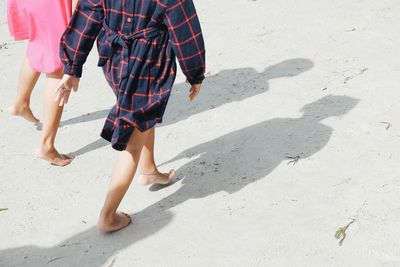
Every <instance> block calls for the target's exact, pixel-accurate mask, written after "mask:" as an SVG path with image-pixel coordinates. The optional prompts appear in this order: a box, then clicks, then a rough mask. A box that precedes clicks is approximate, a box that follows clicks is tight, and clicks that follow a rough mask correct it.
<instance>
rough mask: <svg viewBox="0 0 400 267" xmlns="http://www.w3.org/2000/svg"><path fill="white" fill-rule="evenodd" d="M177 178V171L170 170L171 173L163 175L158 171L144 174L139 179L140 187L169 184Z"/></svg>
mask: <svg viewBox="0 0 400 267" xmlns="http://www.w3.org/2000/svg"><path fill="white" fill-rule="evenodd" d="M174 176H175V170H170V171H169V173H161V172H159V171H158V170H156V171H154V172H151V173H142V174H141V175H140V177H139V180H138V182H139V184H140V185H149V184H162V185H166V184H169V183H170V182H171V180H172V178H174Z"/></svg>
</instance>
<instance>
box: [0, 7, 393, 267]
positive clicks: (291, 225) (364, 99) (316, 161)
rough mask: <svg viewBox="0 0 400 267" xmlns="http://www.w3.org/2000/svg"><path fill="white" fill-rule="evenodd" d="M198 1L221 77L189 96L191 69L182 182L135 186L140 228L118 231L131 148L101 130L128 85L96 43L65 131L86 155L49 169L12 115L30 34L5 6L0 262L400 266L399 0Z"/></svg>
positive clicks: (38, 105)
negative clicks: (116, 199)
mask: <svg viewBox="0 0 400 267" xmlns="http://www.w3.org/2000/svg"><path fill="white" fill-rule="evenodd" d="M196 4H197V9H198V13H199V16H200V18H201V22H202V27H203V31H204V35H205V39H206V40H205V41H206V46H207V49H208V50H207V61H208V72H209V73H208V79H207V80H206V81H205V83H204V87H203V90H202V93H201V96H200V97H199V98H198V99H197V101H196V102H195V103H193V104H189V102H188V86H187V85H186V84H185V83H184V77H183V75H182V74H181V73H179V75H178V78H177V83H176V86H175V88H174V89H173V91H174V92H173V95H172V96H171V100H170V103H169V106H168V108H167V111H166V114H165V117H164V118H165V121H164V123H163V124H162V125H159V126H158V128H157V140H156V142H157V147H156V148H157V162H158V163H159V164H160V169H161V170H164V171H167V170H169V169H170V168H176V169H177V172H178V181H177V182H176V183H175V184H173V185H171V186H170V187H167V188H155V187H140V186H139V185H137V184H136V183H134V184H133V185H132V187H131V188H130V190H129V192H128V194H127V195H126V197H125V199H124V201H123V203H122V206H121V208H122V209H123V210H125V211H126V212H128V213H130V214H131V215H132V217H133V224H132V225H131V226H129V227H128V228H126V229H125V230H123V231H121V232H118V233H115V234H112V235H103V234H100V233H98V232H97V231H96V229H95V228H94V226H95V224H96V221H97V216H98V213H99V209H100V207H101V205H102V202H103V199H104V196H105V192H106V189H107V185H108V181H109V177H110V173H111V168H112V165H113V162H114V160H115V158H116V155H117V152H116V151H113V150H112V148H111V147H110V146H109V145H108V144H107V142H105V141H102V140H101V139H100V137H99V133H100V130H101V128H102V126H103V122H104V117H105V116H106V114H107V112H108V110H109V108H110V107H111V106H112V105H113V101H114V97H113V94H112V92H111V90H110V89H109V88H108V86H107V84H106V82H105V80H104V78H103V76H102V73H101V70H100V69H98V68H97V67H96V58H97V53H96V52H95V51H93V53H92V54H91V56H90V58H89V60H88V62H87V64H86V65H85V68H84V76H83V78H82V81H81V85H80V88H79V92H78V93H76V94H73V95H72V96H71V99H70V103H69V104H68V105H67V106H66V108H65V113H64V115H63V118H62V123H61V126H60V128H59V135H58V139H57V147H58V148H59V150H60V151H62V152H65V153H71V154H72V155H74V156H76V159H75V160H74V161H73V163H72V164H71V165H70V166H68V167H65V168H57V167H53V166H50V165H49V164H48V163H46V162H43V161H41V160H39V159H37V158H36V156H35V149H36V146H37V144H38V141H39V137H40V134H41V132H40V131H39V130H37V129H36V128H35V127H33V126H32V125H30V124H28V123H26V122H25V121H23V120H22V119H19V118H15V117H11V116H10V115H9V114H8V112H7V109H8V106H9V105H10V104H11V103H12V101H13V99H14V96H15V88H16V83H17V78H18V77H17V73H18V68H19V65H20V62H21V60H22V57H23V55H24V49H25V43H24V42H14V41H12V39H11V38H10V37H9V35H8V30H7V24H6V17H5V12H6V10H5V1H2V2H1V3H0V13H1V16H0V81H1V82H0V137H1V138H0V148H1V155H0V208H8V210H4V211H0V266H44V265H46V266H202V267H203V266H240V267H242V266H274V267H275V266H357V267H358V266H385V267H387V266H400V230H399V220H400V209H399V205H398V200H399V195H400V169H399V167H398V165H399V162H400V153H399V149H400V126H399V118H400V106H399V98H400V90H399V84H400V61H399V60H398V58H399V53H400V33H399V27H398V26H399V25H400V5H399V4H398V1H396V0H382V1H372V0H364V1H360V0H358V1H356V0H353V1H344V0H331V1H327V0H325V1H311V0H304V1H295V0H284V1H282V0H279V1H278V0H272V1H265V0H264V1H262V0H257V1H250V0H232V1H227V0H220V1H211V0H202V1H197V3H196ZM43 82H44V79H43V78H42V79H41V80H40V82H39V84H38V86H37V88H36V89H35V91H34V94H33V98H32V108H33V111H34V112H35V114H37V115H38V116H39V117H42V94H43V84H44V83H43ZM383 122H389V123H390V125H389V124H387V123H383ZM388 126H390V127H389V128H388ZM352 220H355V221H354V223H353V224H351V225H350V226H349V227H348V228H347V230H346V238H345V240H344V241H343V244H342V246H340V245H339V240H338V239H336V238H335V232H336V231H337V230H338V228H340V227H344V226H346V225H347V224H348V223H350V222H351V221H352Z"/></svg>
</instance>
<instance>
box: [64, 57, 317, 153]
mask: <svg viewBox="0 0 400 267" xmlns="http://www.w3.org/2000/svg"><path fill="white" fill-rule="evenodd" d="M313 66H314V63H313V62H312V61H311V60H309V59H306V58H292V59H288V60H284V61H282V62H279V63H277V64H275V65H272V66H269V67H267V68H265V69H264V71H262V72H257V71H256V70H255V69H253V68H240V69H232V70H223V71H220V72H219V73H217V74H215V75H210V76H208V77H207V79H205V81H204V89H203V93H202V94H200V96H199V99H198V100H196V101H195V102H194V103H192V104H191V105H189V104H188V93H189V89H188V87H189V86H188V84H186V83H180V84H177V85H175V86H174V88H173V89H172V95H171V98H170V100H169V104H168V107H167V110H166V113H165V115H164V120H163V123H162V124H159V125H158V127H163V126H166V125H170V124H174V123H177V122H179V121H181V120H184V119H187V118H188V117H190V116H192V115H194V114H197V113H201V112H204V111H206V110H210V109H214V108H217V107H219V106H221V105H223V104H227V103H230V102H234V101H242V100H244V99H246V98H249V97H252V96H256V95H259V94H262V93H264V92H266V91H267V90H268V89H269V85H268V81H270V80H272V79H277V78H282V77H293V76H296V75H299V74H301V73H302V72H305V71H308V70H310V69H311V68H312V67H313ZM107 114H108V110H100V111H97V112H93V113H88V114H85V115H82V116H79V117H76V118H71V119H69V120H66V121H63V122H62V123H61V125H62V126H65V125H69V124H75V123H81V122H87V121H91V120H97V119H100V118H105V117H106V116H107ZM106 145H107V143H106V142H102V141H101V139H98V140H95V141H93V142H92V143H90V144H87V145H85V146H84V147H82V148H80V149H78V150H76V151H74V152H71V153H70V155H72V156H79V155H82V154H84V153H87V152H90V151H93V150H96V149H99V148H102V147H104V146H106Z"/></svg>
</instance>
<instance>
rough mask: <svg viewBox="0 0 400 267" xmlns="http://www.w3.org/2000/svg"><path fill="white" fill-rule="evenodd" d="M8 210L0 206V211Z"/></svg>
mask: <svg viewBox="0 0 400 267" xmlns="http://www.w3.org/2000/svg"><path fill="white" fill-rule="evenodd" d="M5 210H8V209H7V208H0V211H5Z"/></svg>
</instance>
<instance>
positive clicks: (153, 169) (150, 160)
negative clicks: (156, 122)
mask: <svg viewBox="0 0 400 267" xmlns="http://www.w3.org/2000/svg"><path fill="white" fill-rule="evenodd" d="M149 131H150V132H149V135H148V136H147V139H146V142H145V144H144V146H143V149H142V154H141V156H140V168H141V172H142V173H141V175H140V177H139V181H138V182H139V183H140V184H141V185H149V184H168V183H169V182H170V181H171V179H172V178H173V177H174V176H175V170H170V172H169V173H160V172H159V171H158V170H157V166H156V163H155V160H154V139H155V127H153V128H152V129H151V130H149Z"/></svg>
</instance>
